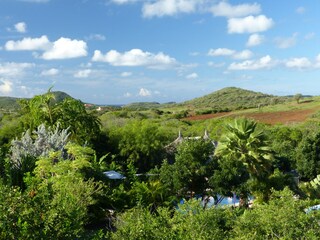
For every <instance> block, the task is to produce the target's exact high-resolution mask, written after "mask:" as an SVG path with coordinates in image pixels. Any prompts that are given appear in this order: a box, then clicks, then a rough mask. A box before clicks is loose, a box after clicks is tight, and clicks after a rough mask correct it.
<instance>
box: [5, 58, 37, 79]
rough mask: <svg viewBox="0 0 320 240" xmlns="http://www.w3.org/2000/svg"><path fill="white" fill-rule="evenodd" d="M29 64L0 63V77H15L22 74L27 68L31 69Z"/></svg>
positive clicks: (31, 65)
mask: <svg viewBox="0 0 320 240" xmlns="http://www.w3.org/2000/svg"><path fill="white" fill-rule="evenodd" d="M33 66H34V64H31V63H14V62H9V63H0V76H1V77H17V76H20V75H22V74H23V73H24V71H25V70H26V69H28V68H31V67H33Z"/></svg>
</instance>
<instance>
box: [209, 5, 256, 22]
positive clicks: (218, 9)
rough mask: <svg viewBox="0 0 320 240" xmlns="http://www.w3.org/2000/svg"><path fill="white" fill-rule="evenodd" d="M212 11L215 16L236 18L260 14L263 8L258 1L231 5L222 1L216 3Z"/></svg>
mask: <svg viewBox="0 0 320 240" xmlns="http://www.w3.org/2000/svg"><path fill="white" fill-rule="evenodd" d="M210 11H211V12H212V13H213V15H214V16H220V17H227V18H234V17H245V16H248V15H256V14H259V13H260V12H261V8H260V5H259V4H257V3H253V4H239V5H230V4H229V3H228V2H225V1H222V2H220V3H219V4H217V5H214V6H213V7H212V8H211V9H210Z"/></svg>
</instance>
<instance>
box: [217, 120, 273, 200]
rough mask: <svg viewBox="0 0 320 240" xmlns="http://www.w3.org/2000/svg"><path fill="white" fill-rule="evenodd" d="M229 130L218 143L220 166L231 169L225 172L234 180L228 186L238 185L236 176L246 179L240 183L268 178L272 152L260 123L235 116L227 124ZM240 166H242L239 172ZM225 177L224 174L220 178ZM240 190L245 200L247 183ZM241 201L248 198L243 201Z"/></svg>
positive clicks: (262, 180) (242, 198) (230, 179)
mask: <svg viewBox="0 0 320 240" xmlns="http://www.w3.org/2000/svg"><path fill="white" fill-rule="evenodd" d="M226 130H227V131H226V133H225V134H224V135H223V136H222V137H221V139H220V141H219V143H218V147H217V149H216V152H215V154H216V156H218V157H219V165H220V168H221V169H224V170H223V171H224V172H229V173H228V174H227V173H226V176H229V177H228V180H229V181H230V182H231V183H232V184H231V186H230V187H229V188H227V189H230V190H231V191H233V189H232V188H234V187H235V186H237V185H235V184H234V183H235V180H236V179H237V178H238V179H239V180H243V181H245V182H242V183H243V184H240V183H239V184H238V186H242V187H243V186H245V184H246V183H254V184H253V185H256V183H257V182H258V183H260V182H266V181H268V177H269V175H270V172H271V171H270V170H271V166H272V157H273V155H272V151H271V148H270V147H269V143H268V141H267V138H266V135H265V134H264V133H263V132H262V131H261V130H258V129H257V123H256V122H254V121H251V120H248V119H244V118H243V119H242V118H241V119H235V120H234V122H233V124H228V125H226ZM229 161H234V162H240V163H230V162H229ZM243 167H244V168H243ZM237 169H239V173H240V174H239V175H238V173H237V172H238V170H237ZM244 170H246V171H247V173H248V174H249V176H250V178H247V177H246V173H245V171H244ZM235 174H236V175H235ZM223 179H224V177H223V176H222V178H220V180H223ZM249 180H250V181H249ZM213 182H214V181H213ZM264 190H265V189H263V191H264ZM241 191H242V193H240V198H241V200H244V199H246V197H247V195H248V188H247V187H244V188H242V189H241ZM241 204H245V202H243V201H241Z"/></svg>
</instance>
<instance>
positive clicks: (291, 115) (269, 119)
mask: <svg viewBox="0 0 320 240" xmlns="http://www.w3.org/2000/svg"><path fill="white" fill-rule="evenodd" d="M318 110H320V107H316V108H311V109H303V110H292V111H281V112H261V113H242V114H238V113H232V112H226V113H215V114H205V115H199V116H191V117H188V118H184V120H191V121H193V120H205V119H211V118H220V117H226V116H230V117H241V116H243V117H247V118H251V119H254V120H256V121H258V122H262V123H267V124H278V123H281V124H290V123H299V122H303V121H305V120H306V119H307V118H309V117H310V116H311V115H312V114H314V113H316V112H317V111H318Z"/></svg>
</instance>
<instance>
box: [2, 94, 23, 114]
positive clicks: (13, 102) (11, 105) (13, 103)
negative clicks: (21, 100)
mask: <svg viewBox="0 0 320 240" xmlns="http://www.w3.org/2000/svg"><path fill="white" fill-rule="evenodd" d="M18 108H19V104H18V98H14V97H0V110H5V111H11V110H16V109H18Z"/></svg>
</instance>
